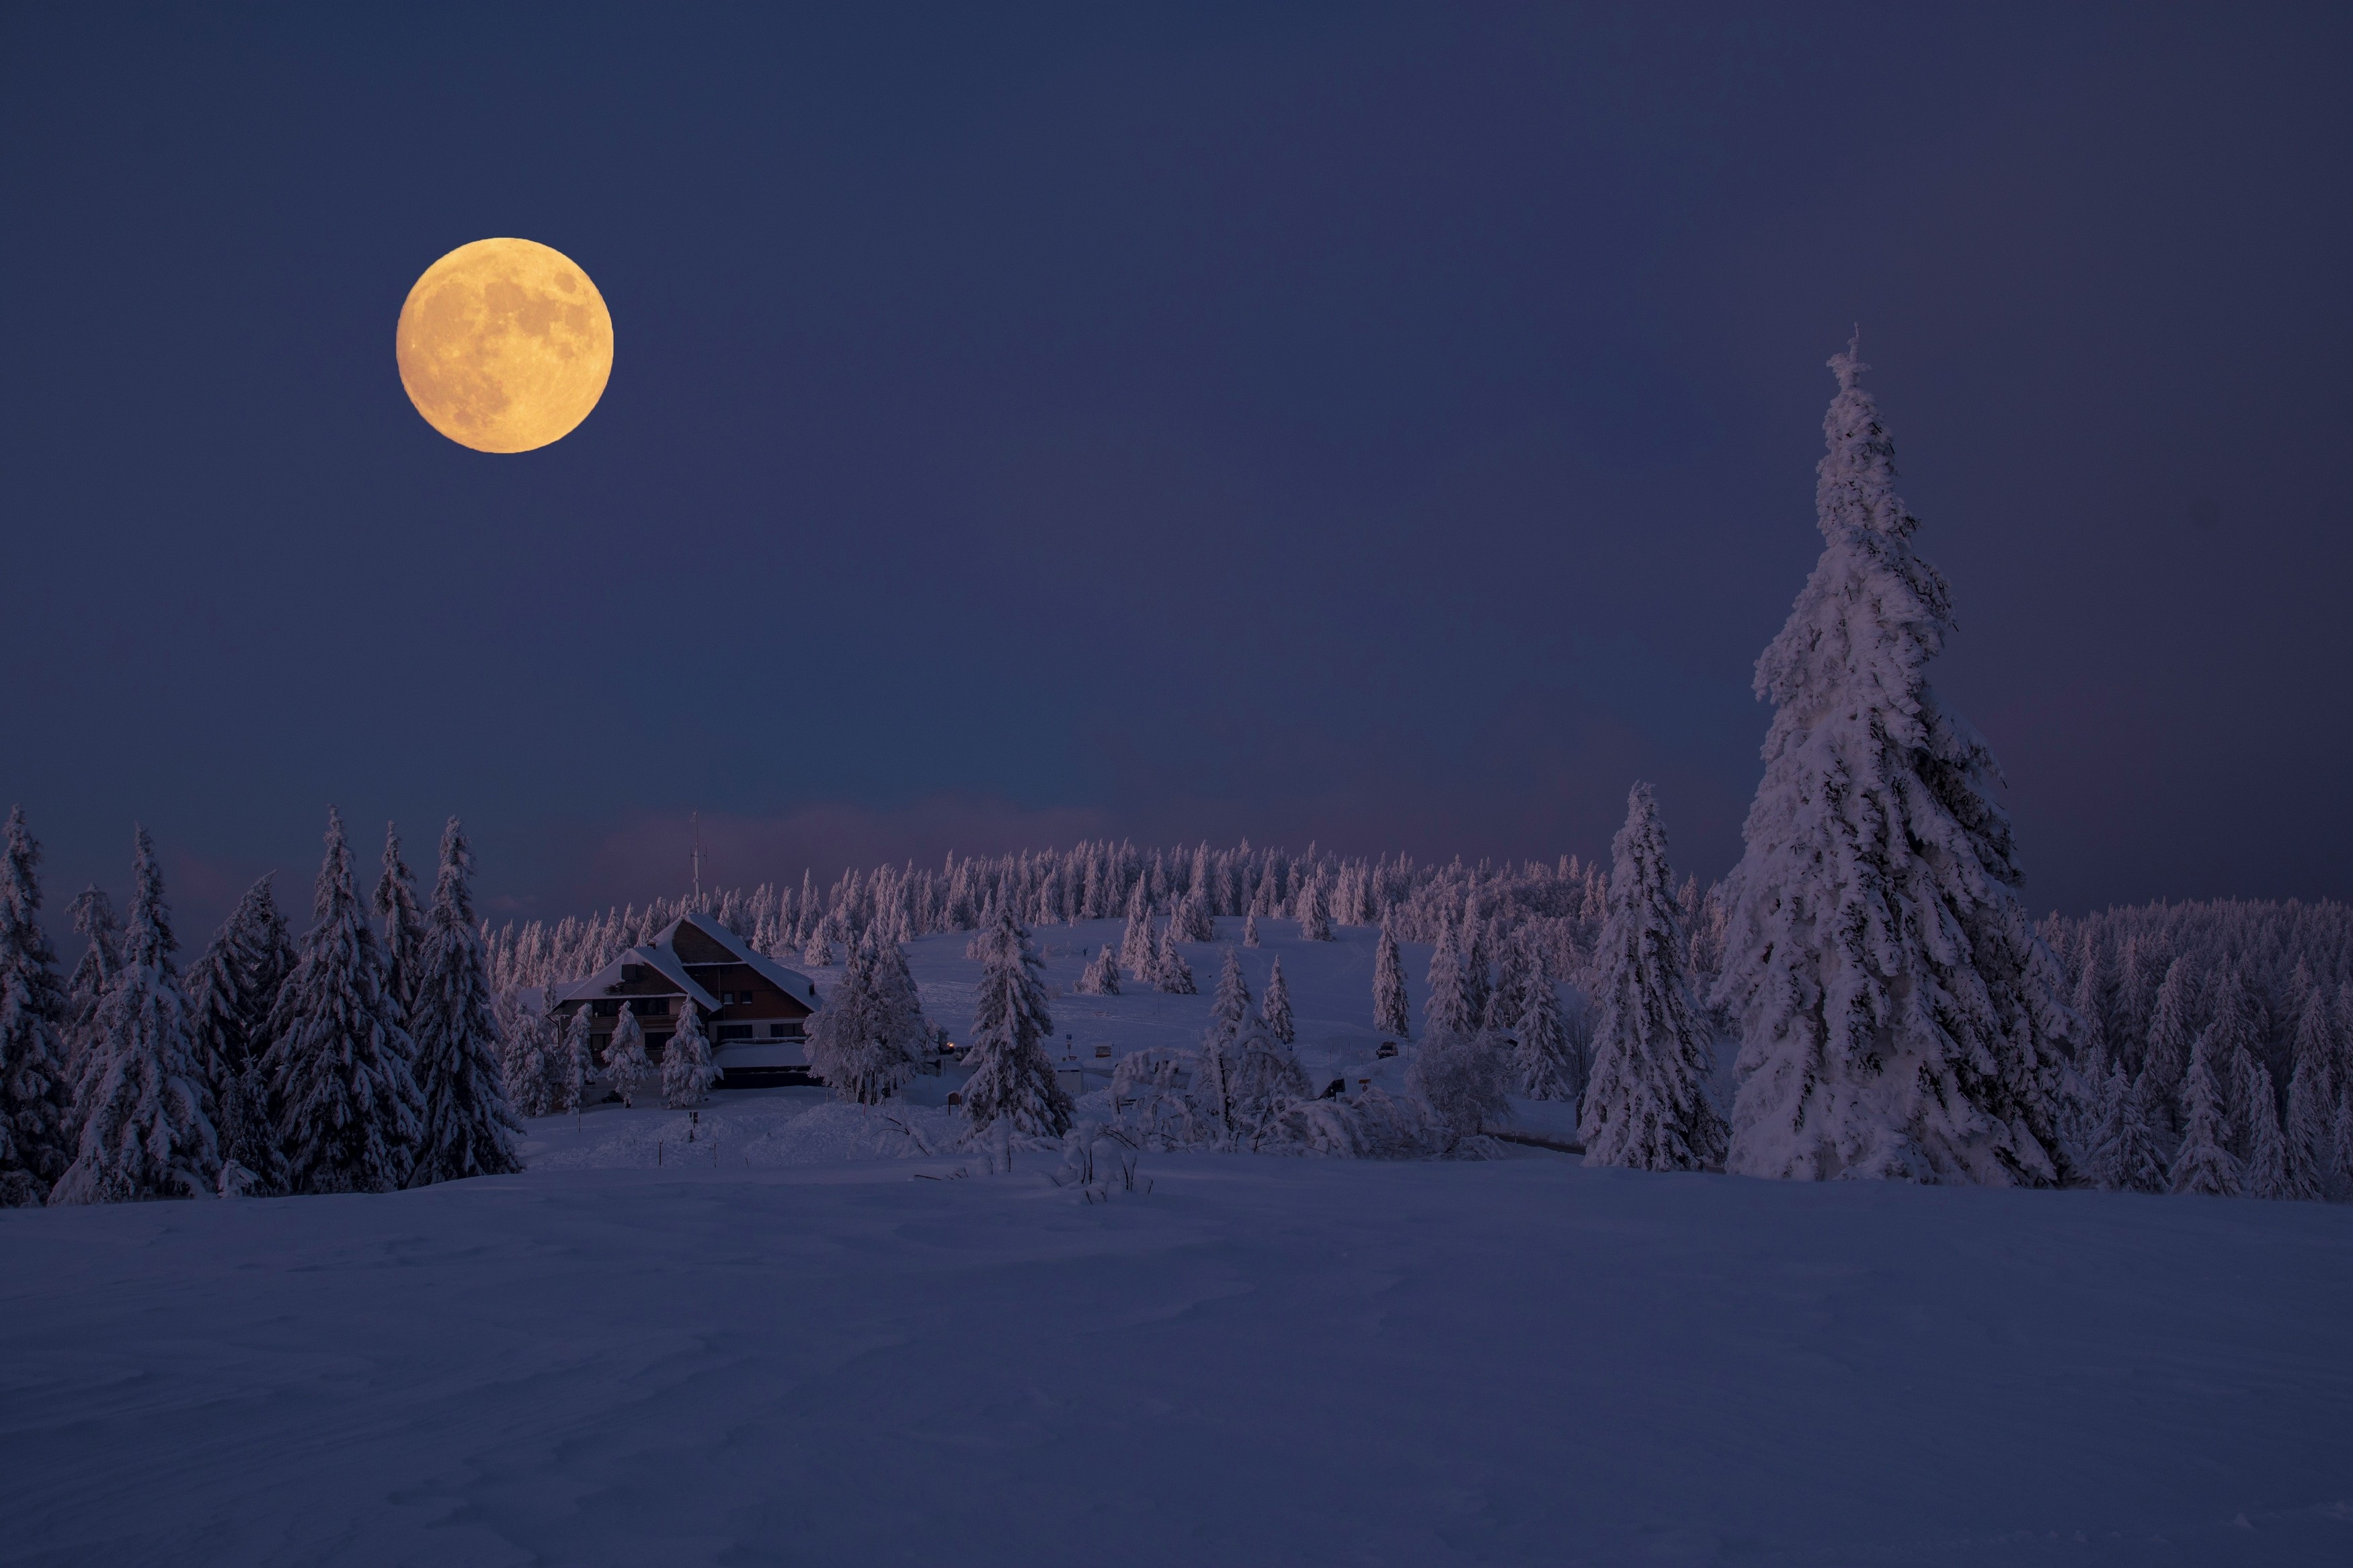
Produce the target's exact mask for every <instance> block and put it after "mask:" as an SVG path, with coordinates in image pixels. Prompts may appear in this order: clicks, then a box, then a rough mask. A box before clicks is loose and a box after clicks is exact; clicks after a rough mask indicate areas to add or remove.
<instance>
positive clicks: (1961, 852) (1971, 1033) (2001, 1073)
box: [1716, 345, 2069, 1185]
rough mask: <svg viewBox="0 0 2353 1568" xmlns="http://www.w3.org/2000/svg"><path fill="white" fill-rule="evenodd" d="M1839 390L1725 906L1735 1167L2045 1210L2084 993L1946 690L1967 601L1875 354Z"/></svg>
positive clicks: (1773, 665)
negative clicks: (1953, 633)
mask: <svg viewBox="0 0 2353 1568" xmlns="http://www.w3.org/2000/svg"><path fill="white" fill-rule="evenodd" d="M1831 370H1832V371H1833V372H1835V373H1836V374H1837V376H1838V381H1839V393H1838V396H1837V397H1836V399H1834V400H1833V401H1832V403H1831V407H1830V413H1829V415H1828V416H1827V418H1826V419H1825V421H1824V426H1823V429H1824V434H1825V437H1826V438H1827V445H1828V451H1827V453H1826V455H1825V456H1824V457H1823V458H1822V460H1821V463H1820V467H1819V468H1818V469H1817V485H1816V490H1815V505H1816V510H1817V513H1818V517H1819V521H1820V527H1821V532H1822V537H1823V540H1824V542H1825V545H1826V548H1825V549H1824V551H1823V552H1822V556H1821V559H1820V562H1819V563H1817V565H1816V566H1815V568H1814V572H1813V575H1812V576H1811V578H1810V579H1809V581H1808V582H1807V584H1806V586H1805V589H1804V590H1803V592H1801V593H1800V594H1799V596H1798V600H1797V603H1796V605H1795V606H1794V607H1793V608H1792V609H1791V611H1790V613H1789V619H1788V624H1787V625H1786V626H1784V627H1783V628H1782V630H1781V634H1780V635H1779V636H1778V637H1776V638H1775V639H1774V641H1773V643H1772V645H1771V646H1770V647H1767V649H1766V650H1765V653H1764V655H1763V657H1762V658H1759V659H1758V660H1757V683H1756V684H1757V695H1758V696H1760V697H1763V698H1767V699H1768V700H1771V702H1772V703H1773V705H1774V710H1775V711H1774V717H1773V722H1772V727H1771V730H1770V731H1769V733H1768V734H1767V739H1766V742H1765V748H1764V756H1765V777H1764V780H1763V782H1762V783H1761V784H1759V785H1758V787H1757V799H1756V802H1755V804H1754V805H1752V807H1751V808H1750V810H1749V814H1748V820H1747V822H1746V826H1744V827H1743V829H1742V837H1743V838H1744V840H1745V842H1746V853H1745V855H1744V857H1743V858H1742V860H1741V862H1740V865H1739V866H1738V867H1737V868H1736V869H1735V870H1734V872H1733V874H1732V875H1731V877H1730V878H1729V879H1727V881H1726V901H1727V903H1728V904H1729V906H1730V915H1729V921H1728V925H1727V930H1726V936H1725V969H1724V977H1723V979H1722V981H1721V982H1720V984H1719V985H1718V988H1717V993H1716V995H1717V998H1718V1000H1719V1001H1720V1002H1721V1003H1722V1004H1724V1005H1725V1006H1727V1007H1728V1008H1729V1010H1731V1011H1732V1012H1733V1013H1734V1014H1735V1015H1736V1016H1737V1018H1738V1019H1739V1023H1740V1028H1741V1037H1742V1042H1743V1044H1742V1049H1741V1056H1740V1070H1741V1079H1742V1081H1741V1087H1740V1090H1739V1094H1738V1097H1737V1099H1736V1101H1735V1108H1734V1115H1733V1132H1732V1142H1731V1149H1730V1156H1729V1161H1728V1168H1730V1169H1732V1170H1734V1171H1736V1172H1739V1173H1745V1174H1749V1175H1761V1176H1779V1177H1798V1178H1803V1179H1811V1180H1826V1179H1829V1178H1831V1177H1838V1176H1849V1175H1856V1176H1880V1177H1905V1178H1910V1179H1914V1180H1924V1181H1947V1182H1981V1183H2000V1184H2026V1185H2046V1184H2051V1183H2053V1182H2055V1181H2058V1180H2059V1179H2060V1178H2061V1176H2062V1175H2063V1157H2062V1156H2061V1155H2060V1154H2058V1153H2057V1152H2056V1150H2055V1144H2056V1138H2055V1135H2054V1133H2053V1131H2052V1125H2051V1109H2050V1096H2051V1092H2052V1075H2053V1073H2054V1071H2055V1068H2056V1062H2057V1058H2058V1055H2059V1053H2060V1051H2061V1049H2062V1047H2063V1037H2064V1036H2065V1034H2066V1032H2067V1029H2068V1022H2067V1020H2068V1016H2069V1015H2068V1010H2067V1008H2066V1006H2065V1004H2064V1000H2063V996H2062V995H2061V994H2060V992H2061V987H2062V985H2063V979H2062V977H2061V974H2060V973H2059V969H2058V965H2057V963H2056V962H2055V961H2054V960H2053V959H2052V955H2051V952H2050V951H2049V949H2047V948H2046V947H2045V946H2044V945H2043V944H2042V940H2041V938H2040V937H2038V936H2037V935H2036V934H2035V931H2034V928H2033V925H2032V922H2031V921H2030V920H2029V919H2028V918H2027V914H2026V911H2025V909H2024V906H2023V905H2021V903H2020V901H2019V898H2018V894H2017V892H2016V888H2017V885H2018V882H2019V870H2018V866H2017V861H2016V858H2015V852H2014V849H2013V847H2012V843H2011V835H2010V819H2009V816H2008V815H2007V814H2006V813H2005V812H2004V811H2003V809H2002V808H2001V806H2000V805H1999V804H1998V803H1997V802H1996V801H1995V800H1994V799H1993V797H1992V794H1991V789H1992V786H1993V784H1995V783H1996V782H1997V781H1998V779H1999V776H2000V775H1999V772H1998V770H1997V768H1996V766H1995V763H1994V759H1993V756H1992V753H1991V752H1990V751H1989V749H1988V748H1987V746H1986V743H1985V741H1984V740H1983V738H1982V737H1981V736H1979V735H1978V732H1977V731H1976V730H1975V729H1974V728H1973V727H1972V726H1971V725H1970V724H1969V723H1968V721H1966V720H1964V719H1963V718H1962V717H1961V716H1960V715H1959V714H1958V713H1957V712H1956V711H1955V710H1953V709H1952V708H1951V707H1950V706H1949V705H1948V704H1947V702H1946V701H1945V700H1944V699H1943V697H1942V696H1940V695H1939V694H1938V693H1937V692H1936V689H1934V688H1933V687H1932V686H1931V685H1930V684H1929V682H1928V680H1927V678H1926V665H1927V663H1928V661H1929V660H1930V659H1931V658H1934V657H1935V656H1936V653H1937V652H1938V651H1939V650H1940V649H1941V648H1942V647H1943V645H1944V640H1945V637H1946V633H1947V629H1948V627H1949V625H1950V611H1949V602H1950V591H1949V589H1948V587H1947V584H1946V582H1945V579H1944V577H1943V575H1942V574H1940V573H1938V572H1937V571H1936V568H1935V567H1934V566H1932V565H1930V564H1929V563H1927V562H1926V561H1925V560H1923V559H1921V558H1920V556H1919V555H1918V554H1917V553H1916V552H1915V550H1914V548H1913V543H1912V534H1913V531H1915V529H1916V528H1917V527H1918V522H1917V521H1916V520H1915V519H1914V518H1913V517H1912V516H1911V515H1910V514H1909V513H1908V512H1906V511H1905V509H1904V505H1903V503H1902V502H1901V501H1900V500H1898V499H1897V498H1896V495H1895V486H1894V479H1895V467H1894V443H1893V442H1892V441H1890V440H1889V438H1888V437H1887V433H1886V431H1885V429H1884V428H1883V426H1881V424H1880V422H1879V416H1878V412H1877V410H1876V408H1875V407H1874V405H1873V401H1872V399H1871V396H1870V395H1869V394H1867V393H1866V392H1864V391H1863V389H1862V384H1861V382H1860V376H1861V374H1862V370H1863V366H1862V362H1861V360H1860V359H1859V358H1858V356H1857V354H1856V353H1855V352H1854V349H1853V348H1852V345H1850V347H1849V349H1848V352H1846V353H1842V354H1840V355H1838V356H1836V357H1835V358H1833V359H1832V360H1831Z"/></svg>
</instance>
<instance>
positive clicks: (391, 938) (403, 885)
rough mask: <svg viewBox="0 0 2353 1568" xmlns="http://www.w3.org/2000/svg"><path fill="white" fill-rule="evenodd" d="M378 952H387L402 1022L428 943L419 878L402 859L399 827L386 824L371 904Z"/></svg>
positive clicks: (390, 986) (388, 987)
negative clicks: (380, 866) (420, 954)
mask: <svg viewBox="0 0 2353 1568" xmlns="http://www.w3.org/2000/svg"><path fill="white" fill-rule="evenodd" d="M372 907H373V908H374V910H375V918H376V940H377V942H378V943H379V946H378V949H377V951H378V952H382V953H383V954H384V989H385V994H386V995H388V996H390V997H391V998H392V999H393V1000H394V1001H395V1002H396V1003H398V1004H399V1005H400V1009H401V1022H402V1023H403V1024H404V1025H405V1024H406V1023H407V1022H408V1009H409V1008H410V1007H411V1006H413V1005H415V1004H416V1001H417V963H418V959H417V952H418V949H420V948H421V947H423V946H424V944H425V912H424V910H420V909H418V908H417V878H416V877H415V876H414V875H413V874H411V872H410V871H409V869H408V862H407V861H406V860H403V859H402V858H400V830H399V827H398V826H397V825H396V824H394V823H390V822H387V823H385V825H384V868H383V870H382V871H381V872H380V873H379V874H378V875H377V877H376V883H375V900H374V902H373V906H372Z"/></svg>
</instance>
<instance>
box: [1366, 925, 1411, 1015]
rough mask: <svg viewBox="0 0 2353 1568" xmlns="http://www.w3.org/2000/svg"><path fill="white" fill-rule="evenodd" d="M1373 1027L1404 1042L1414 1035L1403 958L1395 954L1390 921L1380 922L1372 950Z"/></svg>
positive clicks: (1396, 943)
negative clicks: (1379, 929) (1379, 933)
mask: <svg viewBox="0 0 2353 1568" xmlns="http://www.w3.org/2000/svg"><path fill="white" fill-rule="evenodd" d="M1373 1027H1374V1029H1375V1030H1377V1031H1378V1032H1379V1033H1381V1034H1384V1035H1395V1036H1396V1037H1398V1038H1399V1039H1401V1040H1402V1039H1405V1038H1407V1037H1409V1036H1410V1035H1411V1034H1412V1032H1413V1008H1412V1005H1411V1003H1410V1002H1409V1001H1408V1000H1407V997H1406V990H1405V955H1404V954H1403V953H1402V952H1399V951H1398V942H1397V937H1396V935H1395V934H1394V933H1393V932H1392V931H1390V930H1389V922H1388V921H1386V920H1384V921H1381V940H1380V943H1379V945H1378V946H1377V947H1376V948H1375V949H1374V950H1373Z"/></svg>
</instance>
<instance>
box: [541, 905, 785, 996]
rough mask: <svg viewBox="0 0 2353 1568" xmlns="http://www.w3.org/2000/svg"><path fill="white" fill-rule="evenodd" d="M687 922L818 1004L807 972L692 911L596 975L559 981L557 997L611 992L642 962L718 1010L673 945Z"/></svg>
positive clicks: (740, 960) (764, 974)
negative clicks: (629, 967)
mask: <svg viewBox="0 0 2353 1568" xmlns="http://www.w3.org/2000/svg"><path fill="white" fill-rule="evenodd" d="M681 925H692V926H693V927H694V929H695V930H696V931H700V932H702V934H703V935H704V936H707V937H709V938H710V939H711V940H712V941H713V942H717V943H718V944H719V945H720V946H722V947H723V948H725V949H726V950H727V951H728V952H730V953H732V954H733V955H734V957H735V960H736V962H737V963H744V964H747V965H749V966H750V967H751V969H752V970H753V971H754V973H757V974H759V975H761V976H762V977H763V978H765V980H767V982H768V983H769V984H772V985H775V986H776V987H777V988H778V989H779V990H781V991H783V992H785V993H786V994H787V995H789V996H791V997H792V998H793V999H794V1000H795V1001H797V1002H801V1003H805V1004H807V1005H808V1006H809V1007H810V1008H811V1009H815V1008H816V1007H817V1006H818V994H817V986H816V984H815V983H813V982H812V981H811V980H810V979H809V977H808V976H807V975H806V974H803V973H799V972H798V971H797V970H791V969H786V967H785V966H784V965H782V964H780V963H776V962H775V961H774V960H772V959H769V958H767V957H765V955H763V954H761V953H758V952H754V951H753V949H752V947H751V945H750V944H749V943H748V942H744V939H743V938H742V937H739V936H737V935H736V934H735V933H734V932H733V931H729V930H728V929H727V928H726V927H725V926H723V925H721V924H720V923H719V922H718V921H716V920H712V919H710V918H709V917H697V916H695V915H692V914H686V915H681V916H680V917H679V918H678V919H677V920H674V921H670V924H668V925H666V926H664V927H662V929H661V930H660V931H657V932H655V933H654V939H653V941H651V942H647V943H645V944H644V945H643V946H641V947H633V948H631V949H629V950H628V952H624V953H623V954H621V956H620V957H618V958H617V959H615V960H613V962H612V963H608V964H607V965H605V967H604V968H602V969H600V970H598V971H597V972H596V973H594V974H591V975H589V976H587V977H586V978H585V979H581V980H571V981H565V982H561V983H559V984H557V985H556V987H555V999H556V1000H557V1001H558V1002H576V1001H579V1000H580V999H581V998H582V997H584V996H606V995H609V994H612V992H613V989H614V988H615V987H616V986H617V985H619V984H621V966H622V965H623V964H625V963H627V964H642V965H644V966H645V967H647V968H649V969H651V970H652V971H653V972H654V973H657V974H659V975H660V976H661V977H662V978H663V979H665V980H667V981H669V982H670V984H673V985H675V986H677V987H678V988H679V990H680V991H681V992H683V993H684V994H687V995H689V996H691V997H693V998H694V999H695V1001H696V1002H697V1003H699V1004H701V1005H702V1006H705V1007H709V1008H712V1009H713V1010H716V1009H717V1008H718V1006H719V1005H720V1003H719V998H717V997H716V996H713V995H712V994H711V993H710V992H708V991H706V990H704V989H703V988H702V986H701V985H700V984H697V983H696V982H695V979H694V977H693V976H692V975H691V974H689V973H687V970H686V965H685V964H684V963H681V962H680V960H679V956H678V949H677V948H676V946H675V945H673V944H674V942H675V940H676V938H677V935H678V928H679V927H680V926H681Z"/></svg>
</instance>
